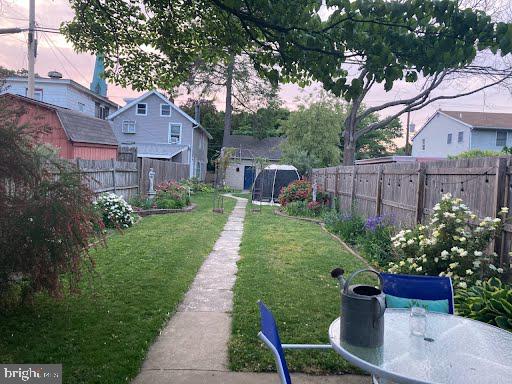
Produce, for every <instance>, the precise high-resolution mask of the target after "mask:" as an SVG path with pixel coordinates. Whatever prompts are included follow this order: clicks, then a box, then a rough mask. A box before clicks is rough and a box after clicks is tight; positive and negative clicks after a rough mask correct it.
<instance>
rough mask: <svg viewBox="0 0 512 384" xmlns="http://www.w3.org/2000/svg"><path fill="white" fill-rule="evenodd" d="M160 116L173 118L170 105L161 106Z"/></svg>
mask: <svg viewBox="0 0 512 384" xmlns="http://www.w3.org/2000/svg"><path fill="white" fill-rule="evenodd" d="M160 116H162V117H168V116H171V106H170V105H169V104H160Z"/></svg>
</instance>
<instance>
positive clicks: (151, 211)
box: [135, 204, 197, 217]
mask: <svg viewBox="0 0 512 384" xmlns="http://www.w3.org/2000/svg"><path fill="white" fill-rule="evenodd" d="M196 207H197V204H190V205H188V206H186V207H184V208H179V209H161V208H154V209H144V210H141V211H136V212H135V213H136V214H137V215H139V216H141V217H145V216H151V215H165V214H167V213H180V212H191V211H193V210H194V209H195V208H196Z"/></svg>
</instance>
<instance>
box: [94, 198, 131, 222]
mask: <svg viewBox="0 0 512 384" xmlns="http://www.w3.org/2000/svg"><path fill="white" fill-rule="evenodd" d="M94 205H95V206H96V208H97V209H98V210H99V211H100V212H101V215H102V217H103V223H104V224H105V226H106V227H108V228H128V227H131V226H132V225H133V223H134V217H133V210H132V207H131V206H130V204H128V203H127V202H126V201H125V200H124V199H123V198H122V197H121V196H117V195H116V194H115V193H102V194H101V195H100V196H99V197H98V199H97V200H96V201H95V202H94Z"/></svg>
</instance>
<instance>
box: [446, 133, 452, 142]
mask: <svg viewBox="0 0 512 384" xmlns="http://www.w3.org/2000/svg"><path fill="white" fill-rule="evenodd" d="M451 143H452V134H451V133H449V134H448V138H447V139H446V144H451Z"/></svg>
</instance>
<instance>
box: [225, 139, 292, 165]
mask: <svg viewBox="0 0 512 384" xmlns="http://www.w3.org/2000/svg"><path fill="white" fill-rule="evenodd" d="M284 140H285V138H284V137H267V138H264V139H261V140H260V139H258V138H256V137H254V136H243V135H231V136H229V138H228V140H227V143H224V145H223V146H224V147H228V148H235V149H236V152H235V157H240V158H242V159H254V158H256V157H262V158H265V159H269V160H279V159H281V156H282V152H281V146H280V145H281V143H282V142H283V141H284Z"/></svg>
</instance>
